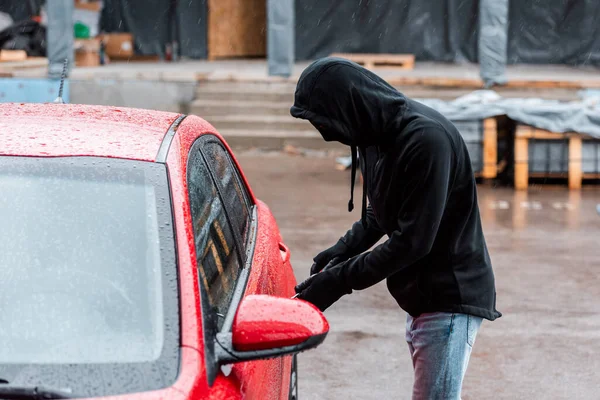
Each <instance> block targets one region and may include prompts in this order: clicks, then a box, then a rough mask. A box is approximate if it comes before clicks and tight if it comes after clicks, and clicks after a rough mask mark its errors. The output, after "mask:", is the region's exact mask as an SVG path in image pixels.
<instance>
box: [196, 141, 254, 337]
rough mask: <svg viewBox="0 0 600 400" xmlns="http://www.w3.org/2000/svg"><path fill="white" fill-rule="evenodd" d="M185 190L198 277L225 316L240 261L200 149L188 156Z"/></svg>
mask: <svg viewBox="0 0 600 400" xmlns="http://www.w3.org/2000/svg"><path fill="white" fill-rule="evenodd" d="M188 190H189V200H190V207H191V212H192V221H193V224H194V239H195V247H196V259H197V265H198V278H199V280H200V283H201V284H202V285H203V287H204V290H205V291H206V293H207V296H208V298H209V301H210V303H211V305H212V306H213V307H214V308H215V309H216V310H217V312H219V313H220V314H223V315H225V314H226V313H227V308H228V307H229V303H230V301H231V297H232V294H233V291H234V289H235V284H236V282H237V278H238V276H239V270H240V267H241V265H242V264H241V260H240V257H239V252H238V250H239V249H238V248H237V244H236V241H235V239H234V237H233V232H232V230H231V227H230V225H229V222H228V219H227V214H226V212H225V209H224V207H223V202H222V201H221V198H220V197H219V193H218V191H217V186H216V184H215V182H214V181H213V179H212V176H211V174H210V171H209V169H208V167H207V165H206V164H205V163H204V159H203V157H202V155H201V153H200V151H193V152H192V154H191V155H190V160H189V163H188ZM220 322H222V319H221V321H220ZM219 328H220V326H219Z"/></svg>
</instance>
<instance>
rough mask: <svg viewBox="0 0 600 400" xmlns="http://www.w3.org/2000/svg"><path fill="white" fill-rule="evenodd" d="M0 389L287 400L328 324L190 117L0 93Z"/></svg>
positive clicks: (5, 394)
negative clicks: (22, 99) (298, 295)
mask: <svg viewBox="0 0 600 400" xmlns="http://www.w3.org/2000/svg"><path fill="white" fill-rule="evenodd" d="M0 115H1V120H0V121H1V122H0V126H1V128H0V187H1V188H2V196H0V220H1V221H2V229H0V272H1V274H2V278H1V279H0V306H1V307H0V309H1V310H2V311H1V312H0V343H1V345H0V398H1V399H16V398H19V399H28V398H31V399H38V398H40V399H41V398H89V399H92V398H111V399H136V400H150V399H152V400H154V399H168V400H178V399H259V400H267V399H290V398H295V397H296V396H297V393H296V390H297V386H296V385H297V381H296V374H295V354H297V353H298V352H300V351H303V350H306V349H309V348H313V347H315V346H317V345H319V344H320V343H321V342H322V341H323V340H324V338H325V336H326V334H327V332H328V329H329V326H328V324H327V321H326V319H325V318H324V316H323V314H322V313H321V312H320V311H319V310H318V309H317V308H315V307H314V306H312V305H311V304H309V303H307V302H304V301H301V300H294V299H291V297H292V296H293V295H294V289H293V288H294V285H295V284H296V280H295V278H294V275H293V272H292V268H291V266H290V251H289V249H288V248H287V247H286V246H285V245H284V243H283V242H282V238H281V235H280V232H279V229H278V227H277V224H276V222H275V219H274V218H273V215H272V214H271V212H270V211H269V209H268V208H267V206H266V205H265V204H264V203H262V202H261V201H259V200H257V199H256V198H255V197H254V195H253V194H252V191H251V189H250V187H249V186H248V183H247V181H246V179H245V178H244V175H243V174H242V171H241V170H240V168H239V165H238V164H237V162H236V160H235V158H234V156H233V154H232V153H231V150H230V149H229V148H228V146H227V144H226V143H225V142H224V141H223V139H222V138H221V137H220V136H219V134H218V133H217V132H216V131H215V129H214V128H213V127H212V126H211V125H209V124H208V123H207V122H205V121H204V120H202V119H201V118H198V117H195V116H184V115H177V114H171V113H163V112H155V111H145V110H134V109H125V108H114V107H100V106H79V105H64V104H38V105H34V104H5V105H0Z"/></svg>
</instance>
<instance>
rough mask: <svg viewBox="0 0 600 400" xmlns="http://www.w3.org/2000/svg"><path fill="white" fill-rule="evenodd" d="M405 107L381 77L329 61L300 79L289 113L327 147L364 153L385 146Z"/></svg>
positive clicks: (339, 61) (311, 67) (322, 61)
mask: <svg viewBox="0 0 600 400" xmlns="http://www.w3.org/2000/svg"><path fill="white" fill-rule="evenodd" d="M405 107H406V98H405V97H404V96H403V95H402V94H401V93H400V92H399V91H397V90H396V89H395V88H394V87H392V86H391V85H390V84H388V83H387V82H386V81H384V80H383V79H381V78H380V77H379V76H377V75H376V74H374V73H372V72H371V71H369V70H367V69H365V68H363V67H361V66H360V65H358V64H356V63H354V62H351V61H349V60H346V59H343V58H337V57H327V58H322V59H319V60H317V61H314V62H313V63H312V64H310V65H309V66H308V67H307V68H306V69H305V70H304V72H303V73H302V75H301V76H300V79H299V80H298V84H297V86H296V93H295V98H294V105H293V106H292V107H291V109H290V113H291V114H292V116H293V117H296V118H301V119H305V120H308V121H310V123H311V124H312V125H313V126H314V127H315V128H316V129H317V130H318V131H319V133H320V134H321V136H323V139H324V140H325V141H337V142H340V143H343V144H345V145H348V146H356V147H363V148H364V147H368V146H372V145H376V144H380V143H381V142H382V141H383V140H384V139H385V137H386V136H387V135H389V133H388V127H389V126H390V124H391V123H392V122H396V123H397V122H398V119H399V118H400V119H401V117H402V113H403V111H404V109H405Z"/></svg>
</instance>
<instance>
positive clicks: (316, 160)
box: [238, 152, 600, 400]
mask: <svg viewBox="0 0 600 400" xmlns="http://www.w3.org/2000/svg"><path fill="white" fill-rule="evenodd" d="M238 158H239V160H240V162H241V164H242V168H243V169H244V171H245V173H246V174H247V176H248V178H249V180H250V183H251V185H252V187H253V190H254V192H255V193H256V195H257V196H258V197H259V198H261V199H262V200H264V201H265V202H267V204H268V205H269V206H270V208H271V210H272V211H273V213H274V214H275V217H276V218H277V221H278V223H279V226H280V229H281V231H282V234H283V238H284V240H285V242H286V243H287V245H288V246H289V247H290V248H291V251H292V264H293V265H294V271H295V273H296V277H297V279H299V280H301V279H304V278H305V277H307V276H308V271H309V268H310V265H311V262H312V261H311V260H312V257H313V256H314V255H315V254H316V253H318V252H319V251H320V250H322V249H324V248H326V247H329V246H330V245H332V244H333V243H335V241H336V240H337V239H338V238H339V237H340V236H341V235H342V234H343V233H344V232H345V231H346V229H348V228H349V227H350V226H351V224H352V222H353V221H354V220H355V219H358V218H359V217H360V216H359V213H360V207H357V208H356V209H355V211H354V212H353V213H348V212H347V211H346V207H347V202H348V198H349V191H350V189H349V172H340V171H337V170H335V168H334V167H335V162H334V160H333V158H328V157H310V158H307V157H303V156H290V155H286V154H277V153H275V154H259V153H248V152H246V153H241V154H238ZM357 186H358V187H357V190H356V194H355V198H357V199H360V198H361V197H360V185H357ZM479 201H480V209H481V213H482V219H483V223H484V231H485V234H486V239H487V243H488V247H489V250H490V253H491V257H492V262H493V265H494V270H495V274H496V284H497V296H498V297H497V300H498V309H499V310H500V311H501V312H502V313H503V317H502V318H500V319H498V320H496V321H495V322H487V321H486V322H484V324H483V326H482V329H481V331H480V333H479V336H478V338H477V341H476V343H475V347H474V351H473V355H472V357H471V363H470V365H469V370H468V371H467V376H466V378H465V383H464V386H463V399H598V398H600V278H599V276H600V275H599V273H600V215H598V213H597V212H596V203H600V188H593V187H592V188H587V190H585V189H584V190H583V191H582V192H569V191H568V190H567V189H566V188H565V187H552V188H547V187H546V188H544V189H541V188H540V187H539V186H538V187H532V188H531V189H530V191H529V192H528V193H520V192H515V191H513V190H512V189H510V188H491V187H485V186H480V187H479ZM325 314H326V316H327V318H328V320H329V322H330V324H331V331H330V334H329V335H328V337H327V339H326V340H325V343H324V344H323V345H322V346H320V347H318V348H317V349H315V350H311V351H309V352H306V353H303V354H302V355H301V356H300V365H299V368H300V398H301V399H303V400H307V399H410V393H411V386H412V364H411V361H410V357H409V354H408V350H407V345H406V342H405V341H404V339H403V337H404V321H405V313H404V312H403V311H402V310H400V309H399V308H398V307H397V306H396V305H395V303H394V301H393V299H392V298H391V296H390V295H389V294H388V292H387V289H386V287H385V284H384V283H381V284H379V285H377V286H375V287H373V288H370V289H367V290H365V291H362V292H355V293H353V294H352V295H350V296H345V297H343V298H342V299H341V300H340V301H339V302H338V303H336V304H335V305H334V306H333V307H331V308H330V309H329V310H327V311H326V313H325Z"/></svg>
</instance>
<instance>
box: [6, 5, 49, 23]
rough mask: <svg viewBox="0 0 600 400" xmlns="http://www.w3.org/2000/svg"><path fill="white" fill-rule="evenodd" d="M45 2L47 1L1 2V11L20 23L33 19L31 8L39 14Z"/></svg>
mask: <svg viewBox="0 0 600 400" xmlns="http://www.w3.org/2000/svg"><path fill="white" fill-rule="evenodd" d="M45 2H46V0H0V11H1V12H5V13H7V14H10V16H11V17H12V19H13V20H14V21H15V22H19V21H23V20H26V19H29V18H30V17H31V7H34V8H35V10H34V11H35V12H39V10H40V7H41V6H42V4H44V3H45Z"/></svg>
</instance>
